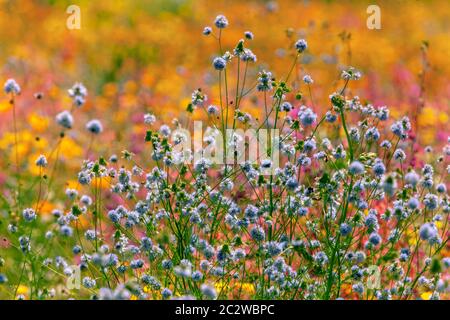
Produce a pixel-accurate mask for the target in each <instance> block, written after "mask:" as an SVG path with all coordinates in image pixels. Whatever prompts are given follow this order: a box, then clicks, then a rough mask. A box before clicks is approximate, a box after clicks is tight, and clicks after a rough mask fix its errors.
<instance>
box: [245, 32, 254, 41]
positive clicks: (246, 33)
mask: <svg viewBox="0 0 450 320" xmlns="http://www.w3.org/2000/svg"><path fill="white" fill-rule="evenodd" d="M244 36H245V38H246V39H248V40H253V33H251V32H250V31H245V32H244Z"/></svg>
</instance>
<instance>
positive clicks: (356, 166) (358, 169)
mask: <svg viewBox="0 0 450 320" xmlns="http://www.w3.org/2000/svg"><path fill="white" fill-rule="evenodd" d="M348 172H349V173H350V174H351V175H357V174H362V173H364V165H363V164H362V163H361V162H359V161H353V162H352V163H351V164H350V166H349V167H348Z"/></svg>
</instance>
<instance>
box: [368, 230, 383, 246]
mask: <svg viewBox="0 0 450 320" xmlns="http://www.w3.org/2000/svg"><path fill="white" fill-rule="evenodd" d="M369 242H370V243H371V244H372V245H374V246H377V245H379V244H380V243H381V236H380V235H379V234H378V233H376V232H372V233H371V234H370V236H369Z"/></svg>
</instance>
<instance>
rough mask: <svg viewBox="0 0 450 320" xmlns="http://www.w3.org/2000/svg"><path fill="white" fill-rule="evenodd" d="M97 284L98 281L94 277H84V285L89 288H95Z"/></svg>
mask: <svg viewBox="0 0 450 320" xmlns="http://www.w3.org/2000/svg"><path fill="white" fill-rule="evenodd" d="M95 285H96V282H95V280H94V279H92V278H90V277H84V278H83V286H84V287H86V288H88V289H92V288H94V287H95Z"/></svg>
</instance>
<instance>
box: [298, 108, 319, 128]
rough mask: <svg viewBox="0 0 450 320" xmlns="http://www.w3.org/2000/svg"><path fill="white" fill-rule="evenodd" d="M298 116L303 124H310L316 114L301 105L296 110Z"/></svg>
mask: <svg viewBox="0 0 450 320" xmlns="http://www.w3.org/2000/svg"><path fill="white" fill-rule="evenodd" d="M298 118H299V119H300V122H301V124H302V125H303V126H305V127H307V126H311V125H312V124H313V123H314V122H315V121H316V120H317V114H315V113H314V112H313V111H312V110H311V109H310V108H307V107H305V106H302V107H301V108H300V111H299V112H298Z"/></svg>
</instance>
